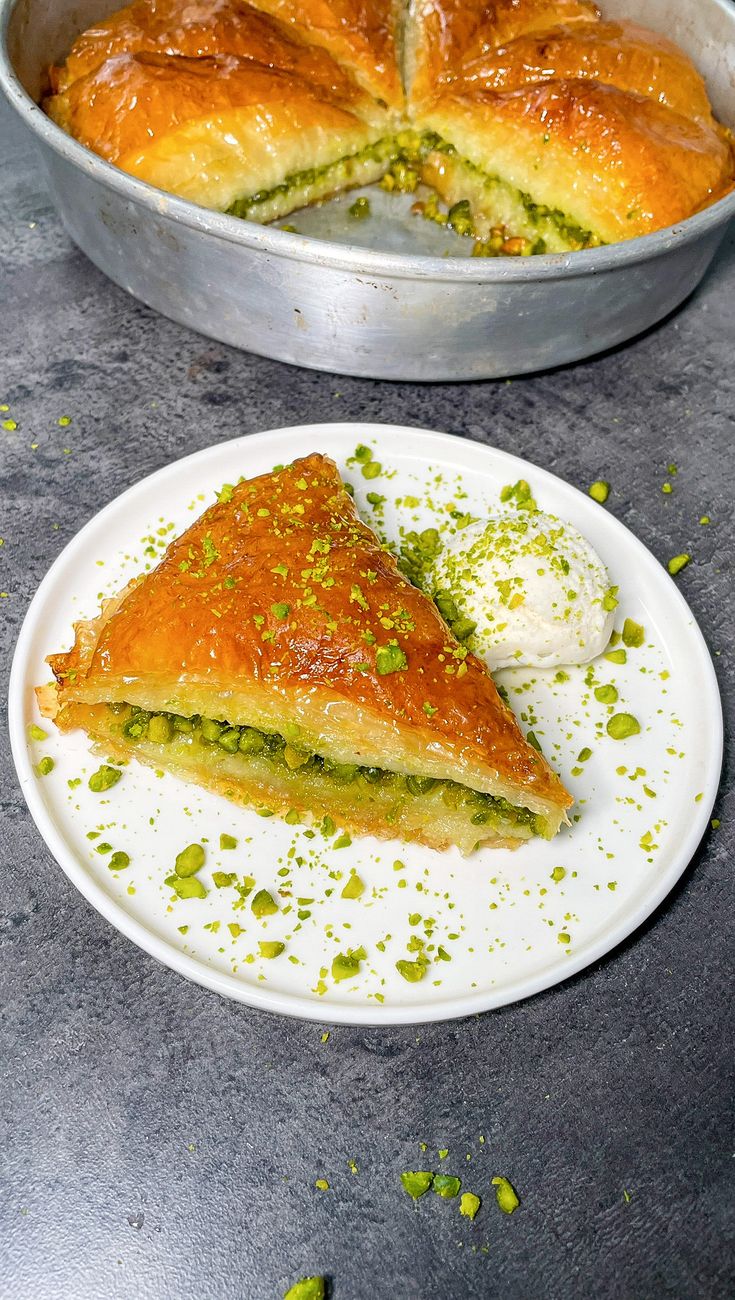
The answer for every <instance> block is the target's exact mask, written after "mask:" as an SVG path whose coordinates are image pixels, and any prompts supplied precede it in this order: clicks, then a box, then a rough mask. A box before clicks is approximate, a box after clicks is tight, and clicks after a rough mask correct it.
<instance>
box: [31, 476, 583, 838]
mask: <svg viewBox="0 0 735 1300" xmlns="http://www.w3.org/2000/svg"><path fill="white" fill-rule="evenodd" d="M49 663H50V665H51V668H52V670H53V673H54V678H55V683H54V684H53V685H51V686H46V687H43V688H40V690H39V700H40V703H41V708H42V711H43V713H44V714H45V715H46V716H48V717H53V718H54V719H55V721H56V724H57V726H58V727H59V728H60V729H61V730H62V731H68V730H71V729H73V728H79V727H81V728H83V729H84V730H85V731H86V732H87V733H88V735H89V736H90V737H91V739H92V741H93V742H94V744H95V746H96V747H97V748H98V749H99V750H100V751H101V752H102V753H103V754H105V755H112V756H113V757H115V758H117V759H129V758H136V759H138V760H139V761H141V762H143V763H147V764H150V765H151V766H153V767H154V768H161V769H165V770H167V771H169V772H172V773H174V774H175V775H177V776H180V777H182V778H185V779H187V780H190V781H194V782H196V783H198V784H199V785H201V786H204V787H206V788H207V789H209V790H213V791H217V792H219V793H220V794H222V795H224V796H225V797H226V798H228V799H231V800H234V801H235V802H239V803H243V804H246V805H248V806H252V807H255V808H257V809H259V810H260V811H261V812H263V813H264V814H275V815H278V816H289V817H290V819H294V820H298V819H299V818H301V817H306V818H311V819H315V820H321V819H323V818H325V817H330V818H332V820H333V821H334V822H335V824H339V825H340V826H342V827H344V828H346V829H348V830H351V831H353V832H356V833H367V834H372V835H377V836H382V837H386V838H392V837H396V838H401V839H404V840H407V841H416V842H418V843H421V844H425V845H428V846H430V847H432V848H436V849H445V848H448V847H449V846H451V845H456V846H457V847H458V848H459V849H460V850H461V851H462V852H463V853H470V852H472V851H473V850H474V849H475V848H477V847H479V846H480V845H485V844H487V845H504V846H508V847H515V846H517V845H518V844H519V843H520V842H521V841H523V840H528V839H530V838H531V837H532V836H535V835H540V836H544V837H546V838H550V837H551V836H553V835H554V834H556V832H557V831H558V830H559V827H560V825H561V824H562V823H564V822H566V810H567V808H568V807H569V806H570V804H571V802H572V800H571V798H570V796H569V794H568V793H567V792H566V790H565V789H564V787H563V785H562V783H561V781H560V780H559V778H558V777H557V776H556V775H555V773H554V772H553V771H552V770H551V768H550V767H549V765H548V764H547V763H546V761H545V759H544V758H543V757H542V755H541V754H540V753H539V752H538V751H537V750H536V749H535V748H534V747H532V746H531V745H530V744H528V742H527V741H526V740H525V738H524V736H523V734H522V733H521V731H520V729H519V727H518V724H517V722H516V720H515V718H514V716H513V714H512V712H511V710H510V709H509V707H508V706H507V705H506V704H505V703H504V701H503V700H502V699H501V697H500V696H499V694H498V692H497V690H496V688H495V685H494V683H493V681H492V678H491V677H490V674H489V673H488V671H487V669H486V668H485V666H484V665H483V664H482V663H481V662H480V661H479V660H478V659H476V658H475V657H474V656H473V655H472V654H470V653H468V651H467V649H466V647H465V646H463V645H462V644H461V643H460V642H459V641H458V640H457V639H456V638H455V636H454V635H453V634H452V632H451V631H450V629H449V628H448V627H447V625H446V624H445V623H444V621H443V619H442V618H441V615H440V614H439V612H438V610H437V609H436V607H435V605H434V604H433V602H432V601H430V600H429V599H428V597H426V596H425V595H424V594H423V593H422V592H421V591H419V590H418V589H417V588H416V587H414V586H413V585H412V584H411V583H410V582H408V580H407V579H406V578H404V577H403V576H402V575H401V573H400V572H399V570H398V568H397V566H396V563H395V561H394V559H393V557H392V556H391V555H390V554H389V553H388V551H387V550H386V549H385V548H384V547H383V546H381V544H380V542H379V541H378V539H377V537H376V536H375V535H374V534H373V533H372V532H371V530H370V529H369V528H368V527H367V526H366V525H365V524H364V523H363V522H362V521H361V520H360V518H359V517H358V515H357V512H356V510H355V507H354V504H353V501H352V498H351V496H350V495H349V493H348V492H347V490H346V488H345V485H344V483H343V482H342V480H341V478H340V475H339V473H338V471H337V468H336V466H335V465H334V463H333V462H332V461H331V460H329V459H328V458H327V457H324V456H321V455H312V456H308V457H306V458H305V459H303V460H299V461H296V462H295V463H294V464H292V465H289V466H286V467H284V468H278V469H276V470H274V471H273V472H272V473H270V474H264V475H261V476H260V477H258V478H255V479H251V480H246V481H243V482H241V483H240V484H239V485H237V486H236V487H226V488H224V489H223V490H222V492H221V493H220V496H219V499H218V501H217V502H216V504H214V505H213V506H211V507H210V508H209V509H208V510H206V511H205V513H204V514H203V515H202V516H201V518H200V519H199V520H198V521H197V522H196V523H195V524H194V525H193V527H192V528H190V529H189V530H188V531H187V532H186V533H184V534H183V536H181V537H179V538H178V539H177V540H176V541H174V542H173V543H172V544H171V545H170V547H169V548H168V550H167V552H166V554H165V556H164V558H163V559H162V561H161V563H160V564H159V565H158V567H157V568H156V569H154V570H153V571H152V572H150V573H148V574H146V575H145V576H143V577H141V578H139V579H137V580H135V581H134V582H132V583H131V584H130V585H129V587H128V588H126V589H125V590H124V591H123V592H122V593H121V594H120V595H119V596H118V597H116V598H115V599H114V600H112V601H108V602H107V604H106V605H105V606H104V607H103V609H102V611H101V613H100V614H99V616H98V617H97V618H96V619H93V620H91V621H89V622H83V623H79V624H77V626H76V639H75V643H74V646H73V647H72V649H71V650H70V651H68V652H67V653H63V654H57V655H53V656H52V657H51V658H50V659H49Z"/></svg>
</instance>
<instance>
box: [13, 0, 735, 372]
mask: <svg viewBox="0 0 735 1300" xmlns="http://www.w3.org/2000/svg"><path fill="white" fill-rule="evenodd" d="M119 3H120V0H113V2H112V3H110V0H107V2H106V3H105V2H102V0H78V2H77V3H69V0H0V86H1V87H2V88H3V89H4V91H5V93H6V95H7V96H8V98H9V100H10V102H11V103H12V104H13V105H14V107H15V108H16V110H17V111H18V112H19V114H20V116H21V117H22V118H23V120H24V121H25V122H26V124H27V125H28V127H29V128H30V131H31V133H32V135H33V136H34V137H35V139H36V142H37V144H38V145H39V147H40V150H41V154H42V156H43V159H44V162H45V164H46V168H47V172H48V179H49V185H50V189H51V193H52V196H53V199H54V202H55V204H56V207H57V208H58V211H59V214H60V216H61V219H62V221H63V223H64V225H65V227H66V229H67V231H68V232H69V234H70V235H71V237H72V239H73V240H74V241H75V242H76V243H77V244H78V245H79V247H80V248H81V249H83V251H84V252H85V253H86V254H87V256H88V257H89V258H91V260H92V261H93V262H94V263H95V264H96V265H97V266H98V267H100V269H101V270H103V271H104V272H105V273H106V274H107V275H108V276H109V277H110V278H111V279H112V280H114V281H115V282H116V283H117V284H119V285H121V286H122V287H123V288H125V289H127V290H128V292H130V293H132V294H133V295H134V296H135V297H137V298H140V299H141V300H142V301H143V302H145V303H148V304H149V305H150V306H151V307H154V308H155V309H156V310H157V311H160V312H162V313H163V314H164V315H166V316H169V317H171V318H172V319H174V320H176V321H180V322H181V323H182V324H185V325H188V326H190V327H191V328H192V329H195V330H198V331H199V332H200V333H202V334H206V335H209V336H210V337H212V338H215V339H219V340H221V341H222V342H225V343H230V344H233V345H234V346H235V347H239V348H243V349H245V350H247V351H249V352H257V353H260V354H262V355H265V356H269V357H275V358H278V359H279V360H282V361H287V362H292V363H294V364H296V365H300V366H308V367H311V368H313V369H317V370H329V371H334V372H337V373H340V374H349V375H358V376H369V377H373V378H378V379H396V380H419V381H430V380H460V379H491V378H498V377H502V376H506V375H514V374H521V373H524V372H528V371H532V370H539V369H543V368H546V367H550V366H557V365H560V364H564V363H566V362H570V361H575V360H578V359H579V358H581V357H586V356H590V355H592V354H594V353H596V352H600V351H603V350H604V349H606V348H609V347H611V346H613V345H615V344H618V343H621V342H623V341H624V340H626V339H630V338H632V337H633V336H635V335H636V334H639V333H640V332H641V331H642V330H645V329H647V328H648V327H649V326H650V325H652V324H654V323H655V322H656V321H658V320H661V319H662V318H663V317H664V316H665V315H667V313H668V312H670V311H671V310H672V309H673V308H675V307H677V306H678V305H679V304H680V303H681V302H683V300H684V299H685V298H686V297H687V296H688V294H690V293H691V292H692V290H693V289H694V288H695V287H696V286H697V284H698V283H699V281H700V280H701V278H702V276H703V275H704V273H705V271H706V269H707V267H708V265H709V263H710V261H711V259H712V257H713V255H714V253H715V251H716V249H717V246H718V244H719V243H720V241H721V239H722V237H723V235H724V233H725V229H726V226H727V223H728V220H729V219H730V217H731V216H732V215H733V214H735V194H730V195H728V196H727V197H726V198H724V199H721V200H720V201H719V202H718V203H715V204H713V205H712V206H711V207H709V208H707V209H706V210H705V211H703V212H701V213H698V214H696V215H695V216H693V217H690V218H688V219H687V220H686V221H683V222H681V224H680V225H677V226H673V227H671V228H669V229H667V230H662V231H658V232H656V233H655V234H653V235H648V236H646V237H645V238H642V239H634V240H630V241H628V242H626V243H622V244H615V245H609V246H607V247H603V248H599V249H590V250H587V251H584V252H579V253H569V254H554V255H544V256H536V257H532V258H518V259H515V258H508V259H487V260H485V259H471V258H467V257H458V256H450V257H437V256H430V255H428V256H427V255H426V254H425V253H421V252H417V251H416V249H417V247H418V246H419V245H420V241H421V238H422V237H421V236H420V235H419V234H418V233H417V227H420V226H422V225H423V224H424V223H421V222H416V221H414V222H413V224H412V226H411V229H410V232H409V231H408V230H406V231H405V234H404V235H401V234H400V231H399V234H398V236H396V234H395V231H394V232H393V237H392V239H391V245H392V247H393V248H396V247H397V248H398V249H399V251H393V252H386V251H381V250H380V249H375V248H363V247H356V246H355V245H354V244H351V243H346V242H340V236H341V237H342V239H344V238H348V236H346V235H345V234H344V231H340V230H339V223H338V222H335V221H334V220H333V219H332V218H331V217H330V213H329V209H330V207H331V206H332V205H326V207H325V208H324V209H323V212H324V218H323V221H322V218H321V216H320V217H317V219H316V220H317V226H316V227H315V225H314V217H313V216H312V217H310V222H311V229H312V230H314V229H316V230H318V231H319V233H320V234H322V233H323V234H327V235H329V234H331V235H332V237H331V238H323V237H320V238H310V237H306V236H305V235H304V234H290V233H287V232H284V231H281V230H279V229H276V228H274V227H264V226H258V225H255V224H252V223H250V222H247V221H242V220H239V219H237V218H234V217H228V216H224V215H222V214H220V213H215V212H210V211H208V210H206V209H204V208H200V207H197V206H195V205H194V204H191V203H187V202H185V201H183V200H181V199H177V198H175V197H174V196H172V195H170V194H166V193H164V192H162V191H161V190H157V189H155V188H153V187H152V186H149V185H146V184H144V183H142V182H140V181H137V180H134V179H133V178H132V177H131V176H128V175H127V174H126V173H125V172H122V171H119V170H118V169H117V168H115V167H112V166H110V165H109V164H108V163H105V162H103V161H102V160H101V159H100V158H98V157H97V156H96V155H95V154H93V153H91V152H89V151H88V150H87V149H85V148H83V147H82V146H81V145H79V144H78V143H77V142H76V141H74V140H72V139H71V138H70V137H69V136H67V135H66V134H65V133H64V132H63V131H61V130H60V129H59V128H58V127H57V126H55V125H54V123H53V122H51V121H49V119H48V118H47V117H46V116H45V115H44V114H43V113H42V111H41V110H40V109H39V108H38V106H37V104H36V102H35V99H36V97H37V96H38V94H39V88H40V85H41V78H42V75H43V70H44V68H45V67H46V65H47V64H49V63H51V62H57V61H59V60H61V59H63V57H64V55H65V54H66V52H67V50H68V48H69V46H70V45H71V43H72V41H73V39H74V37H75V35H76V34H77V33H78V32H80V31H82V30H83V29H84V28H85V27H87V26H88V25H89V24H90V23H91V22H92V21H94V20H97V19H99V18H100V17H104V16H106V15H107V14H109V13H111V12H112V11H113V10H114V9H116V8H119ZM602 3H603V8H604V10H605V13H606V14H607V15H608V16H610V17H614V16H619V15H622V14H624V13H625V12H626V10H627V11H630V9H631V8H632V7H633V6H632V0H607V2H606V0H602ZM634 7H635V9H636V14H635V17H636V20H637V21H638V22H640V23H643V24H647V25H649V26H650V27H653V28H655V29H658V30H660V31H662V32H665V33H666V34H667V35H669V36H670V37H673V39H675V40H677V41H678V42H679V44H680V45H682V46H683V48H684V49H686V50H687V51H688V52H689V53H690V55H691V56H692V57H693V58H694V60H695V62H696V63H697V64H698V66H699V68H700V69H701V71H702V72H703V73H704V75H705V77H706V78H707V83H708V88H709V92H710V97H711V99H712V102H713V105H714V108H715V111H716V112H717V114H718V116H719V117H720V119H721V120H722V121H724V122H726V123H727V124H728V125H730V126H735V6H733V5H732V4H731V0H636V4H635V6H634ZM320 211H321V210H320ZM319 221H322V225H321V227H319V225H318V222H319ZM366 224H368V223H366ZM369 224H371V225H375V226H377V229H378V237H380V227H379V224H378V223H369ZM335 231H336V232H337V234H336V237H335V234H334V232H335ZM404 248H405V249H408V250H409V251H403V249H404Z"/></svg>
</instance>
